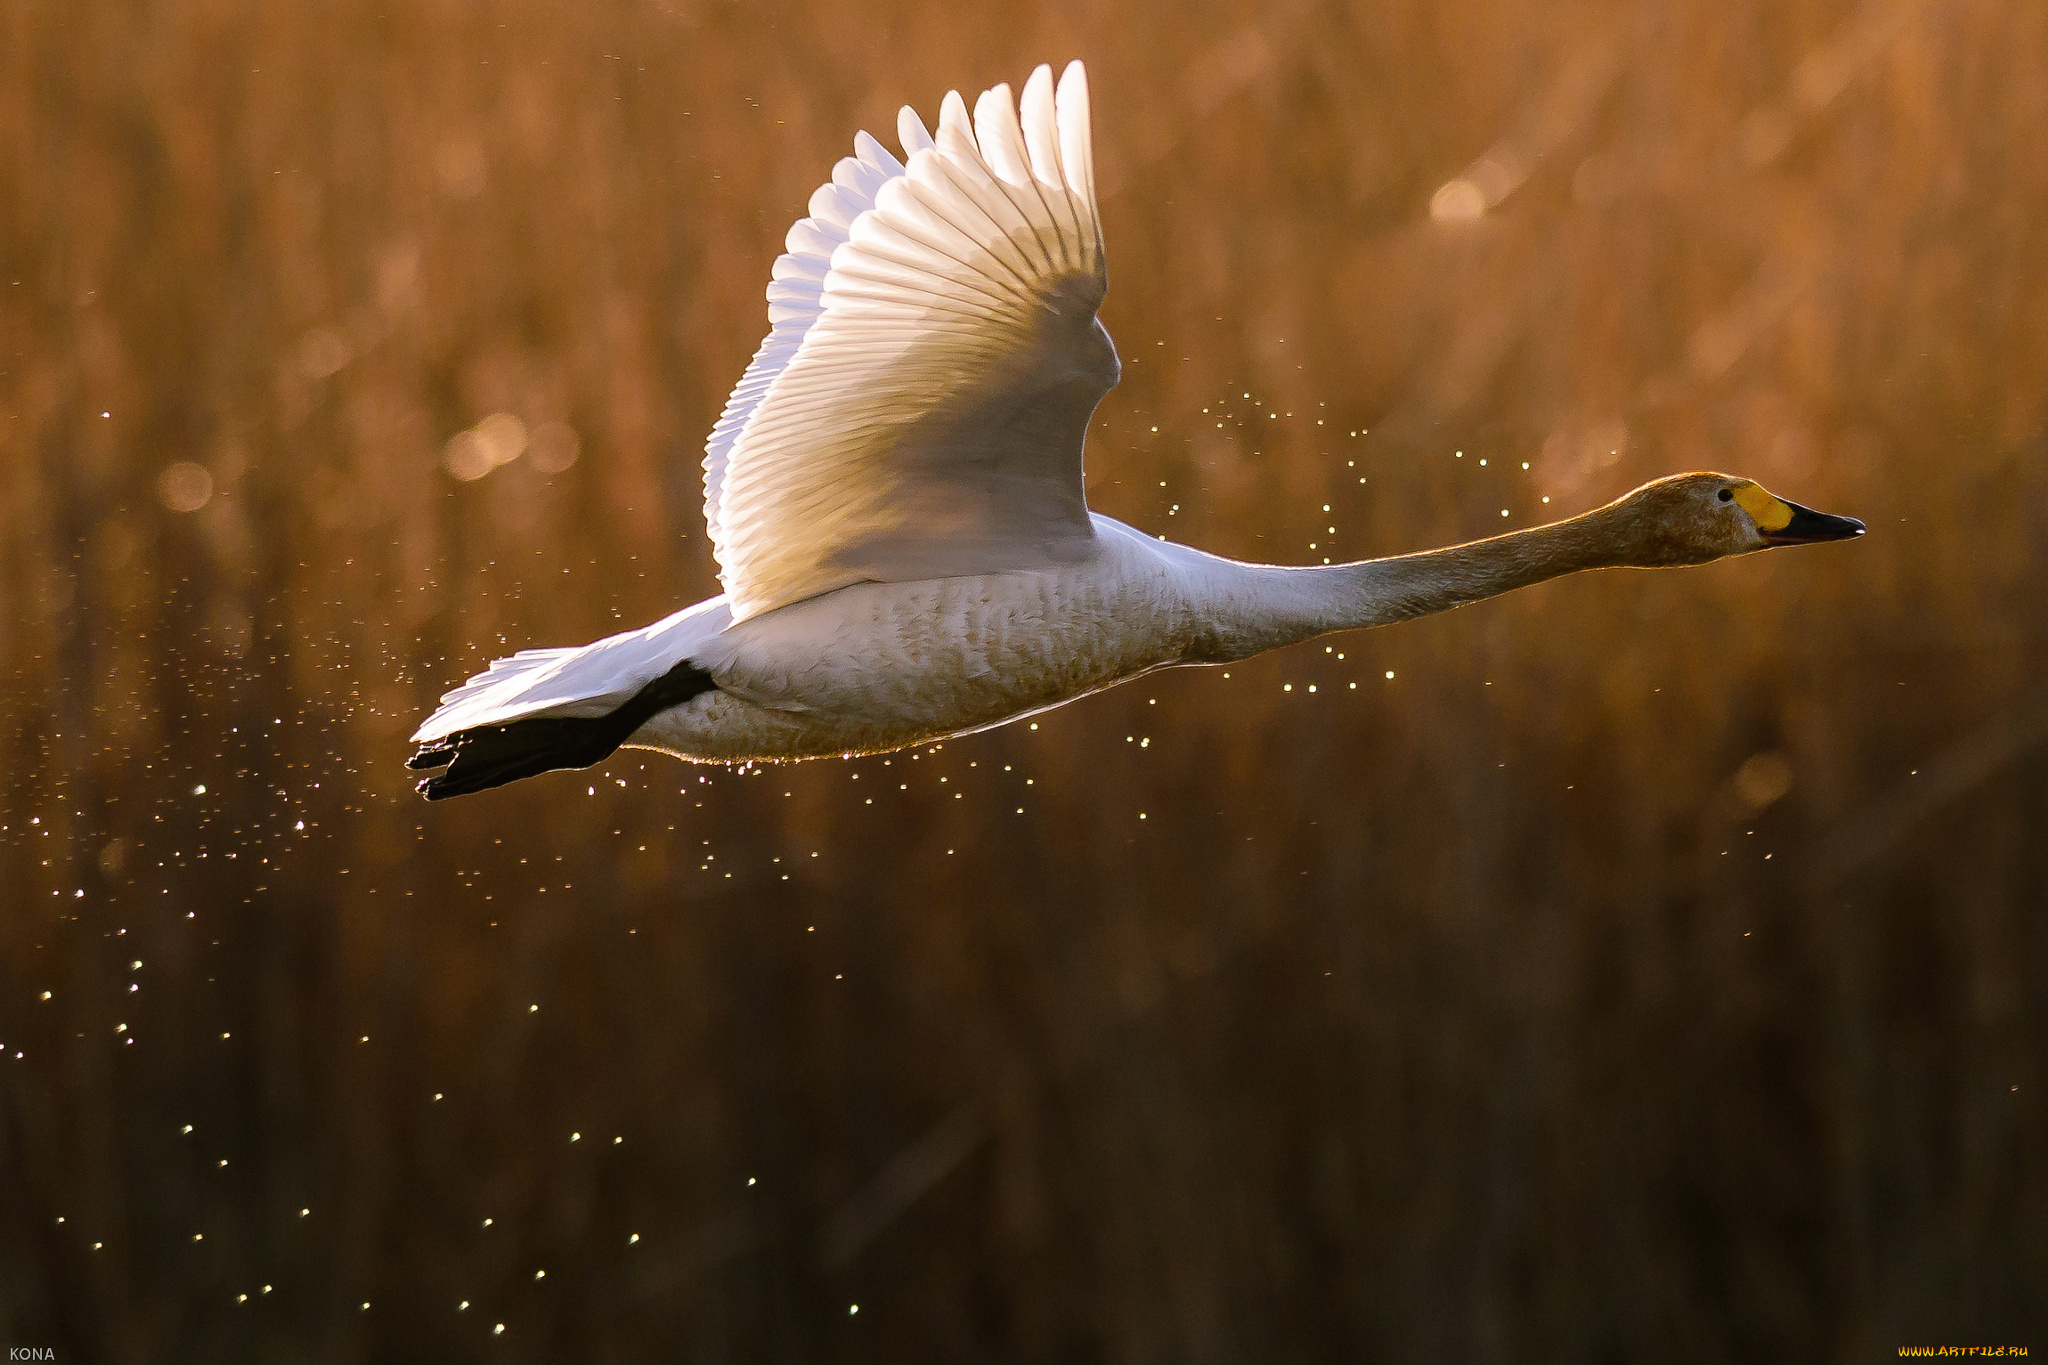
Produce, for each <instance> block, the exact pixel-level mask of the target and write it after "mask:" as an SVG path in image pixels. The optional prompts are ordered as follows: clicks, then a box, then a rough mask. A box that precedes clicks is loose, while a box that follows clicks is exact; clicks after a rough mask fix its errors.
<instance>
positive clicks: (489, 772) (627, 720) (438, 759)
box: [406, 660, 717, 801]
mask: <svg viewBox="0 0 2048 1365" xmlns="http://www.w3.org/2000/svg"><path fill="white" fill-rule="evenodd" d="M716 686H717V684H716V683H714V682H712V681H711V675H710V674H708V673H706V672H704V671H703V670H702V669H700V668H697V667H695V666H694V665H692V664H691V663H689V662H688V661H687V660H685V661H684V662H682V663H679V664H677V665H676V666H675V667H674V668H671V669H670V670H669V671H668V672H666V673H664V674H662V675H661V676H660V677H659V678H656V679H655V680H654V681H653V682H650V683H648V684H647V685H646V686H645V687H643V688H641V689H640V690H639V691H638V692H635V693H634V694H633V695H632V696H631V697H629V698H627V699H626V701H625V702H624V703H623V704H621V705H620V706H619V708H618V709H617V710H615V711H613V712H611V714H609V715H604V716H535V717H529V718H528V719H526V720H515V721H511V722H508V723H507V724H504V725H479V726H477V727H476V728H474V729H471V730H458V731H457V732H455V733H454V734H452V735H448V736H446V737H445V738H442V739H438V740H434V741H432V742H431V743H428V744H424V745H421V746H420V749H419V751H418V752H417V753H415V754H414V755H413V756H412V757H411V758H410V759H407V760H406V766H407V767H408V768H411V769H413V770H414V771H419V770H422V769H427V768H439V767H443V766H445V767H446V768H447V771H446V772H444V773H439V774H436V775H435V776H433V777H429V778H426V779H424V780H422V781H421V782H420V784H419V790H420V793H421V795H423V796H425V797H426V798H427V800H429V801H441V800H445V799H446V798H448V797H451V796H467V795H469V794H470V793H471V792H480V791H487V790H489V789H490V788H492V787H502V786H504V785H505V784H506V783H507V782H516V781H518V780H519V779H520V778H522V777H532V776H533V775H534V774H536V773H545V772H552V771H553V770H555V769H557V768H588V767H590V766H591V765H592V764H594V763H602V762H603V761H604V760H605V759H607V758H609V757H610V756H611V754H612V751H613V750H615V749H617V748H618V747H619V746H620V745H621V744H624V743H625V742H626V741H627V740H628V739H630V738H631V737H632V734H633V732H634V731H635V730H637V729H639V728H640V727H641V726H642V725H644V724H646V723H647V721H648V719H649V718H650V717H652V716H654V715H655V714H656V713H657V712H661V711H666V710H667V709H668V708H669V707H671V706H680V705H681V704H682V703H684V702H686V701H688V700H689V699H690V698H692V697H695V696H698V695H700V694H702V693H705V692H709V691H711V690H712V689H713V688H715V687H716Z"/></svg>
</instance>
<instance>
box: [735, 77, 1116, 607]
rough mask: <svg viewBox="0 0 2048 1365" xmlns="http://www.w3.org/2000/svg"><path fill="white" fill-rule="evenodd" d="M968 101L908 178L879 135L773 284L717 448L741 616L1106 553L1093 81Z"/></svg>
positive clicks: (922, 142) (1041, 80) (951, 108)
mask: <svg viewBox="0 0 2048 1365" xmlns="http://www.w3.org/2000/svg"><path fill="white" fill-rule="evenodd" d="M1022 114H1023V116H1022V120H1021V122H1020V120H1019V117H1018V110H1017V108H1016V107H1015V106H1014V105H1013V104H1012V103H1011V98H1010V91H1009V87H1007V86H1003V85H998V86H996V87H995V88H994V89H992V90H988V91H985V92H983V94H982V96H981V98H980V99H979V100H977V101H976V103H975V110H974V119H973V122H972V124H970V122H969V120H968V116H967V106H966V104H965V102H963V101H962V100H961V98H960V96H959V94H958V92H954V93H950V94H948V95H947V96H946V100H945V103H944V105H943V106H942V108H941V111H940V115H939V133H938V137H937V138H936V139H934V138H933V137H932V136H931V135H930V134H929V133H928V132H927V131H926V130H925V126H924V124H923V123H922V122H921V121H919V119H918V117H917V115H916V114H915V113H914V112H912V111H911V110H909V109H907V108H906V109H904V110H903V112H902V114H901V115H900V116H899V119H898V130H899V134H900V136H901V139H902V142H903V146H904V150H905V152H906V153H907V154H908V161H907V163H899V162H897V161H896V160H895V158H893V157H891V156H890V155H889V153H888V152H886V151H884V150H883V149H882V147H881V146H880V144H878V143H876V142H875V141H874V139H872V138H870V137H868V136H867V135H866V134H865V133H863V134H861V136H860V138H859V139H857V140H856V142H855V144H854V145H855V148H856V152H857V155H856V156H853V157H849V158H847V159H845V160H843V161H841V162H840V163H839V165H838V167H837V168H836V169H835V171H834V172H833V177H832V183H831V184H829V185H826V186H824V187H823V188H821V189H820V190H819V191H818V192H817V194H816V195H814V196H812V199H811V204H810V209H811V216H810V217H809V218H806V219H803V220H802V221H800V222H798V223H797V225H796V226H795V227H794V228H792V229H791V230H790V234H789V242H788V245H789V253H788V254H787V255H785V256H783V257H781V258H780V259H779V260H777V261H776V263H775V275H774V283H773V284H771V285H770V286H769V289H768V300H769V318H770V322H771V324H772V330H771V331H770V333H769V335H768V339H767V340H766V341H765V342H763V343H762V346H761V350H760V352H759V353H758V354H757V355H756V356H755V358H754V362H753V364H752V365H751V366H750V367H749V368H748V370H747V373H746V376H745V377H744V378H742V379H741V381H740V383H739V387H738V388H736V389H734V390H733V394H732V397H731V398H730V399H729V400H728V401H727V403H726V408H725V413H724V415H723V416H722V417H721V418H720V420H719V422H718V425H717V426H716V427H715V428H714V429H713V430H712V433H711V438H710V440H709V441H708V442H707V443H706V457H705V461H704V472H705V500H704V516H705V520H706V521H707V522H708V523H709V524H710V529H711V539H712V544H713V546H714V547H715V548H716V550H717V554H718V562H719V566H720V577H721V578H722V579H723V580H724V583H725V589H726V592H727V593H728V594H729V595H730V599H731V604H732V619H733V620H734V621H742V620H745V619H746V618H748V617H750V616H756V615H759V614H760V613H762V612H764V611H769V610H772V609H774V608H775V607H779V606H782V605H784V604H786V603H789V602H795V601H799V600H801V599H803V598H806V597H812V596H815V595H816V594H818V593H821V592H828V591H830V590H831V589H833V588H837V587H843V586H845V585H846V584H849V583H857V582H863V581H878V582H903V581H907V580H912V579H921V578H940V577H950V576H954V575H959V574H972V573H989V572H994V571H997V570H1001V569H1015V568H1030V567H1043V566H1050V565H1053V564H1059V563H1063V562H1070V561H1072V560H1074V559H1076V558H1079V557H1081V556H1083V555H1085V554H1086V553H1087V552H1088V550H1089V547H1090V545H1091V544H1092V542H1093V538H1094V532H1093V529H1092V527H1091V526H1090V524H1089V520H1088V509H1087V504H1086V502H1085V501H1084V499H1083V497H1082V491H1081V445H1082V437H1083V433H1084V431H1085V429H1086V427H1087V423H1088V418H1089V415H1090V414H1091V413H1092V412H1094V410H1095V405H1096V404H1097V403H1098V402H1100V401H1101V399H1102V395H1103V394H1105V393H1107V392H1108V391H1109V390H1110V388H1111V387H1112V386H1114V385H1115V383H1116V381H1117V376H1118V373H1119V366H1118V363H1117V358H1116V349H1115V347H1114V346H1112V345H1111V344H1110V340H1109V334H1108V333H1107V332H1106V331H1104V330H1103V328H1102V324H1101V323H1100V322H1099V321H1097V320H1096V317H1095V311H1096V309H1097V307H1098V306H1100V304H1101V302H1102V295H1103V291H1104V289H1105V287H1106V286H1107V282H1108V276H1107V274H1106V272H1105V269H1104V265H1103V255H1102V225H1101V220H1100V217H1099V215H1098V213H1097V210H1096V203H1095V169H1094V156H1093V149H1092V147H1091V145H1090V141H1089V127H1088V83H1087V77H1086V75H1085V74H1084V72H1083V70H1082V67H1081V64H1080V63H1079V62H1075V63H1073V64H1072V65H1070V66H1068V68H1067V70H1066V74H1065V75H1064V76H1062V77H1061V79H1060V82H1059V90H1058V93H1057V96H1055V93H1054V90H1053V81H1052V71H1051V69H1050V68H1049V67H1043V66H1041V67H1040V68H1038V70H1037V71H1035V72H1033V73H1032V75H1031V79H1030V80H1029V81H1028V82H1026V84H1025V87H1024V100H1023V111H1022Z"/></svg>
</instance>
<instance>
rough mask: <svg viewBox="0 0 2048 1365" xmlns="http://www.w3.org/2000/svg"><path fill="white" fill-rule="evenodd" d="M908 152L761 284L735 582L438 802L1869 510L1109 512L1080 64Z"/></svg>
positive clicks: (543, 701) (465, 694) (1002, 97)
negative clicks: (1189, 516)
mask: <svg viewBox="0 0 2048 1365" xmlns="http://www.w3.org/2000/svg"><path fill="white" fill-rule="evenodd" d="M897 127H898V138H899V141H900V143H901V145H902V147H903V151H904V159H903V160H901V161H899V160H898V159H897V158H896V157H894V156H892V155H891V154H890V153H889V152H888V151H887V150H886V149H884V148H883V147H882V145H881V144H880V143H878V142H876V141H875V140H874V139H873V138H871V137H869V136H868V135H867V134H866V133H862V134H860V135H859V136H858V137H857V138H856V139H855V140H854V155H853V156H851V157H847V158H845V159H844V160H842V161H840V162H839V164H838V166H837V167H835V168H834V170H833V174H832V180H831V182H830V183H828V184H826V185H824V186H822V187H820V188H819V190H818V192H817V193H816V194H814V195H813V196H812V197H811V202H810V216H808V217H806V218H803V219H801V220H799V221H798V222H797V224H796V225H795V226H794V227H792V228H791V229H790V232H789V236H788V239H787V246H788V251H787V253H786V254H784V255H783V256H782V257H780V258H779V259H778V260H777V261H776V262H775V268H774V272H773V278H772V282H771V283H770V284H769V286H768V316H769V323H770V330H769V333H768V336H767V339H766V340H764V341H763V342H762V343H761V348H760V350H759V351H758V352H756V353H755V356H754V359H753V362H752V364H750V365H749V366H748V367H747V372H746V374H745V375H744V376H743V377H742V378H741V379H740V382H739V384H738V386H737V387H735V388H734V390H733V392H732V396H731V398H729V399H728V400H727V402H726V405H725V411H724V412H723V413H722V414H721V415H720V417H719V419H718V422H717V424H716V425H715V426H713V428H712V430H711V436H710V438H709V440H708V441H707V442H706V444H705V459H704V519H705V522H706V523H707V525H708V526H709V528H710V532H711V539H712V544H713V547H714V548H715V550H716V552H717V556H718V563H719V577H720V579H721V581H722V582H723V584H724V587H725V592H724V593H723V594H722V595H720V596H718V597H714V598H711V599H709V600H708V601H704V602H699V603H698V604H697V605H695V606H693V607H689V608H687V609H685V610H683V611H681V612H678V613H676V614H675V615H673V616H670V617H668V618H667V619H665V620H662V621H658V622H656V623H654V624H653V625H651V626H647V627H645V628H644V629H641V630H635V631H628V632H626V633H625V634H622V635H615V636H612V637H611V638H609V639H606V640H600V641H598V642H597V643H596V644H592V645H586V646H583V647H582V648H580V649H545V650H528V651H526V652H524V653H521V654H518V655H515V656H514V657H512V658H510V659H499V660H496V661H494V662H493V663H492V664H491V666H490V668H489V670H488V671H487V672H484V673H482V674H479V675H477V676H476V677H474V678H472V679H470V680H469V681H468V682H467V683H465V684H464V685H463V686H461V687H459V688H457V689H456V690H455V691H453V692H450V693H448V694H447V695H446V696H445V697H443V698H442V699H441V706H440V708H439V709H438V710H436V711H435V712H434V714H433V715H431V716H430V717H428V718H427V721H426V723H425V724H424V725H422V726H421V727H420V728H419V730H418V732H417V733H416V734H415V735H414V736H413V739H414V741H415V742H416V743H417V744H419V745H420V748H419V750H418V751H417V752H416V753H415V754H414V756H413V758H412V759H411V761H410V766H412V767H413V768H415V769H429V770H431V769H442V771H440V772H438V773H435V774H434V775H432V776H430V777H427V778H425V779H424V780H422V781H421V783H420V790H421V791H422V792H424V793H425V794H426V795H427V797H428V798H429V799H439V798H442V797H448V796H459V795H463V794H466V793H469V792H475V791H481V790H484V789H486V788H489V787H495V786H499V785H502V784H503V783H506V782H510V781H513V780H515V779H517V778H521V777H528V776H531V775H533V774H535V773H540V772H546V771H548V770H550V769H555V768H575V767H587V766H589V765H590V764H593V763H597V762H600V761H601V760H603V759H604V758H605V757H606V756H607V755H609V754H610V753H611V752H612V751H613V750H615V749H617V748H618V747H619V746H620V745H622V744H630V745H638V746H643V747H648V748H656V749H664V750H667V751H669V752H671V753H674V754H677V755H679V756H681V757H684V758H690V759H697V760H703V761H711V762H724V763H732V762H746V761H750V760H763V759H796V758H812V757H820V756H824V755H830V754H849V753H861V752H873V751H876V750H884V749H893V748H899V747H901V746H903V745H907V744H915V743H918V742H920V741H924V740H931V739H938V738H942V737H944V736H947V735H954V734H960V733H963V732H966V731H970V730H976V729H982V728H985V727H987V726H991V725H996V724H1000V723H1001V722H1003V721H1006V720H1011V719H1015V718H1016V717H1018V716H1021V715H1024V714H1027V713H1030V712H1034V711H1039V710H1043V709H1044V708H1046V707H1048V706H1055V705H1058V704H1059V703H1061V702H1064V701H1068V700H1071V699H1073V698H1075V697H1078V696H1081V695H1083V694H1085V693H1088V692H1093V691H1097V690H1099V689H1101V688H1104V687H1108V686H1111V685H1113V684H1115V683H1117V682H1121V681H1123V680H1125V679H1127V678H1130V677H1134V676H1136V675H1137V674H1139V673H1143V672H1147V671H1149V670H1151V669H1154V668H1161V667H1166V666H1168V665H1173V664H1199V663H1220V662H1227V661H1229V660H1232V659H1241V658H1244V657H1246V656H1248V655H1251V654H1255V653H1258V652H1260V651H1262V650H1266V649H1271V648H1275V647H1277V646H1280V645H1284V644H1290V643H1293V642H1295V641H1298V640H1303V639H1307V638H1309V637H1311V636H1314V635H1319V634H1323V633H1326V632H1329V631H1333V630H1347V629H1355V628H1359V627H1364V626H1373V625H1381V624H1385V623H1388V622H1391V621H1397V620H1405V619H1408V618H1410V617H1414V616H1420V615H1424V614H1427V613H1430V612H1435V611H1443V610H1446V609H1448V608H1450V607H1455V606H1460V605H1463V604H1465V603H1468V602H1474V601H1478V600H1479V599H1481V598H1484V597H1490V596H1493V595H1495V594H1497V593H1501V592H1506V591H1508V590H1510V589H1512V588H1516V587H1520V586H1523V585H1525V584H1528V583H1535V582H1540V581H1542V580H1543V579H1547V578H1553V577H1556V576H1557V575H1559V574H1565V573H1571V572H1575V571H1577V570H1580V569H1589V568H1602V567H1612V566H1620V565H1635V566H1641V567H1656V566H1662V565H1675V564H1697V563H1704V562H1706V561H1708V560H1711V559H1716V558H1719V557H1721V556H1723V555H1728V554H1740V553H1744V552H1747V551H1751V550H1759V549H1764V548H1767V547H1769V546H1771V545H1781V544H1801V543H1807V542H1811V541H1817V540H1838V539H1845V538H1848V537H1851V536H1855V535H1860V534H1861V533H1862V531H1863V525H1862V523H1861V522H1858V521H1855V520H1854V519H1852V518H1848V517H1832V516H1828V515H1826V514H1824V513H1819V512H1814V511H1812V510H1810V509H1807V508H1804V507H1800V506H1798V505H1797V504H1794V503H1787V502H1784V501H1782V500H1781V499H1779V498H1777V497H1774V496H1773V495H1771V494H1770V493H1768V492H1766V491H1764V489H1763V488H1761V487H1760V486H1759V485H1757V484H1755V483H1752V482H1750V481H1748V480H1746V479H1739V478H1735V477H1732V476H1729V475H1723V474H1681V475H1675V476H1672V477H1670V478H1666V479H1660V480H1657V481H1656V482H1653V483H1650V484H1646V485H1644V486H1643V487H1642V488H1639V489H1637V490H1636V491H1635V492H1633V493H1630V494H1629V495H1628V496H1626V497H1624V498H1622V499H1620V500H1619V501H1617V502H1614V503H1611V504H1609V505H1608V506H1606V507H1602V508H1598V509H1595V510H1594V511H1591V512H1588V513H1586V514H1584V515H1582V516H1579V517H1574V518H1572V519H1570V520H1568V521H1563V522H1558V523H1554V524H1552V525H1549V526H1540V527H1536V528H1534V529H1532V530H1527V531H1521V532H1516V533H1513V534H1509V535H1504V536H1497V537H1494V538H1492V539H1490V540H1484V541H1478V542H1474V543H1473V544H1470V545H1461V546H1454V547H1451V548H1449V549H1444V550H1436V551H1429V552H1425V553H1423V554H1416V555H1403V556H1398V557H1395V558H1391V559H1380V560H1367V561H1363V562H1360V563H1356V564H1339V565H1326V566H1320V567H1314V568H1285V567H1280V566H1274V565H1263V564H1245V563H1239V562H1237V561H1234V560H1228V559H1223V558H1219V557H1217V556H1214V555H1208V554H1204V553H1202V552H1201V551H1198V550H1193V549H1189V548H1186V547H1184V546H1179V545H1174V544H1171V543H1169V542H1165V541H1161V540H1156V539H1154V538H1152V537H1150V536H1147V535H1145V534H1143V533H1141V532H1139V531H1135V530H1133V529H1131V528H1130V527H1128V526H1125V525H1123V524H1122V523H1120V522H1117V521H1114V520H1112V519H1110V518H1108V517H1104V516H1101V515H1099V514H1095V513H1091V512H1090V511H1089V510H1088V506H1087V502H1086V500H1085V499H1084V497H1083V495H1082V478H1081V451H1082V442H1083V438H1084V435H1085V432H1086V428H1087V424H1088V419H1089V417H1090V415H1091V414H1092V413H1093V412H1094V410H1095V406H1096V404H1097V403H1099V402H1100V401H1101V400H1102V397H1103V395H1104V394H1106V393H1108V392H1109V390H1110V389H1111V388H1112V387H1114V386H1115V384H1116V382H1117V377H1118V373H1119V369H1120V367H1119V364H1118V361H1117V356H1116V349H1115V347H1114V346H1113V345H1112V344H1111V342H1110V339H1109V334H1108V332H1106V331H1105V330H1104V329H1103V326H1102V324H1101V322H1100V321H1099V320H1098V319H1097V317H1096V310H1097V308H1099V307H1100V305H1101V303H1102V297H1103V293H1104V291H1105V289H1106V288H1107V286H1108V275H1107V272H1106V269H1105V266H1104V258H1103V246H1102V224H1101V215H1100V213H1099V211H1098V209H1097V205H1096V196H1095V169H1094V152H1093V146H1092V140H1091V135H1090V130H1089V115H1088V84H1087V77H1086V74H1085V73H1084V71H1083V69H1082V66H1081V64H1080V63H1079V62H1074V63H1072V64H1071V65H1069V66H1068V67H1067V69H1066V73H1065V74H1064V75H1063V76H1062V77H1061V78H1060V80H1059V83H1058V88H1057V90H1055V88H1054V83H1053V79H1052V71H1051V68H1049V67H1044V66H1041V67H1039V68H1038V69H1037V70H1036V71H1034V72H1033V73H1032V75H1031V78H1030V80H1028V81H1027V82H1026V83H1025V86H1024V95H1023V99H1022V102H1021V108H1020V106H1019V105H1018V104H1016V103H1013V102H1012V98H1011V93H1010V90H1009V87H1007V86H1003V85H998V86H996V87H995V88H994V89H991V90H988V91H985V92H983V93H982V95H981V97H980V98H979V99H978V100H976V101H975V105H974V111H973V115H972V117H971V118H970V116H969V114H968V109H967V105H966V102H965V101H963V100H962V99H961V98H960V96H959V94H958V93H951V94H948V95H947V96H946V98H945V101H944V103H943V104H942V105H941V107H940V112H939V129H938V133H937V135H936V136H934V135H932V133H930V132H929V131H928V130H927V129H926V127H925V125H924V123H923V121H922V120H920V119H919V118H918V116H917V115H916V113H914V112H913V111H912V110H910V109H908V108H905V109H904V110H903V111H902V113H901V115H900V116H899V118H898V124H897Z"/></svg>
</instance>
